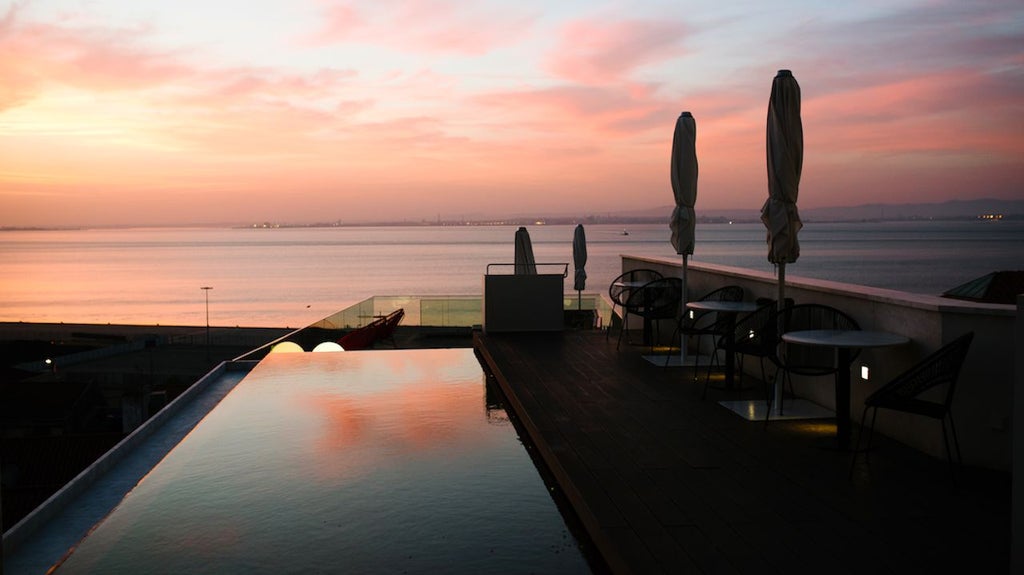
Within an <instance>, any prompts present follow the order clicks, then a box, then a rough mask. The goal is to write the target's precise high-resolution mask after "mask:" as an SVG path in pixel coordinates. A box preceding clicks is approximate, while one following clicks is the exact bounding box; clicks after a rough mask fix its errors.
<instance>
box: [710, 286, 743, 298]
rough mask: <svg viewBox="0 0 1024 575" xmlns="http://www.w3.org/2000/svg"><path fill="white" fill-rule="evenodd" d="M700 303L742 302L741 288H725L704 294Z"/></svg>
mask: <svg viewBox="0 0 1024 575" xmlns="http://www.w3.org/2000/svg"><path fill="white" fill-rule="evenodd" d="M700 301H743V288H742V287H741V286H725V287H720V288H718V289H716V290H714V291H710V292H708V293H706V294H704V295H703V296H702V297H701V298H700Z"/></svg>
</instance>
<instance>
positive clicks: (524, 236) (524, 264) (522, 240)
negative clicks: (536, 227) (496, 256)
mask: <svg viewBox="0 0 1024 575" xmlns="http://www.w3.org/2000/svg"><path fill="white" fill-rule="evenodd" d="M515 273H516V274H517V275H519V274H536V273H537V263H536V261H535V260H534V259H533V244H532V243H530V232H528V231H526V228H525V227H523V226H520V227H519V229H518V230H516V252H515Z"/></svg>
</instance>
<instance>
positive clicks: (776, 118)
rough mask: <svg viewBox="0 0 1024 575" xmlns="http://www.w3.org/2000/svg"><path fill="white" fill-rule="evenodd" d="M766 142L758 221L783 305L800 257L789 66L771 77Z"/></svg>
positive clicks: (798, 132)
mask: <svg viewBox="0 0 1024 575" xmlns="http://www.w3.org/2000/svg"><path fill="white" fill-rule="evenodd" d="M766 144H767V159H768V199H767V200H766V201H765V203H764V206H763V207H762V208H761V221H762V222H764V225H765V227H766V228H768V261H770V262H772V263H773V264H776V265H777V266H778V270H779V300H778V305H779V309H782V308H783V307H785V301H786V298H785V293H786V264H787V263H793V262H795V261H796V260H797V258H799V257H800V244H799V243H797V232H799V231H800V228H801V227H803V224H802V223H801V222H800V214H799V213H798V212H797V209H796V200H797V193H798V191H799V189H800V172H801V170H802V168H803V163H804V130H803V123H802V122H801V120H800V85H799V84H797V81H796V78H794V77H793V73H792V72H790V71H789V70H779V72H778V74H776V76H775V80H773V81H772V94H771V98H770V99H769V100H768V125H767V131H766ZM780 318H781V315H780ZM781 395H782V385H781V384H780V383H779V382H776V385H775V409H776V410H781V408H782V401H780V399H781ZM780 413H781V411H780Z"/></svg>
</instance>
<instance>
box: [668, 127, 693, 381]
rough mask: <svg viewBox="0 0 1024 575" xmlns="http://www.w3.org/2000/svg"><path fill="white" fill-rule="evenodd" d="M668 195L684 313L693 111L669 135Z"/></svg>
mask: <svg viewBox="0 0 1024 575" xmlns="http://www.w3.org/2000/svg"><path fill="white" fill-rule="evenodd" d="M671 164H672V168H671V169H672V175H671V178H672V194H673V195H674V196H675V200H676V207H675V209H673V210H672V221H671V222H670V223H669V227H670V228H671V229H672V240H671V241H672V247H674V248H675V250H676V253H677V254H680V255H682V256H683V277H682V280H683V290H682V291H683V295H682V306H681V307H680V309H681V310H682V313H686V301H687V300H686V271H687V270H686V268H687V263H688V262H687V259H688V258H687V256H689V255H690V254H692V253H693V245H694V243H695V242H696V226H697V214H696V212H695V211H694V209H693V207H694V205H696V203H697V124H696V121H695V120H694V119H693V114H691V113H690V112H683V113H682V114H680V115H679V118H678V119H677V120H676V128H675V132H673V134H672V160H671ZM685 337H686V336H685V335H684V336H682V338H683V339H681V340H680V342H679V361H680V364H681V365H685V364H686V341H685Z"/></svg>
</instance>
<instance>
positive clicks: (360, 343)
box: [338, 308, 405, 351]
mask: <svg viewBox="0 0 1024 575" xmlns="http://www.w3.org/2000/svg"><path fill="white" fill-rule="evenodd" d="M403 317H405V309H404V308H398V309H397V310H395V311H393V312H391V313H389V314H388V315H385V316H381V317H378V318H377V319H375V320H373V321H371V322H370V323H368V324H366V325H364V326H363V327H357V328H356V329H354V330H352V331H350V332H348V333H346V334H345V335H343V336H341V338H340V339H339V340H338V345H340V346H341V347H342V349H344V350H345V351H351V350H356V349H369V348H371V347H373V344H375V343H377V342H378V341H381V340H391V343H392V344H394V343H395V338H394V335H395V328H397V327H398V324H399V323H400V322H401V321H402V318H403Z"/></svg>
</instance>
